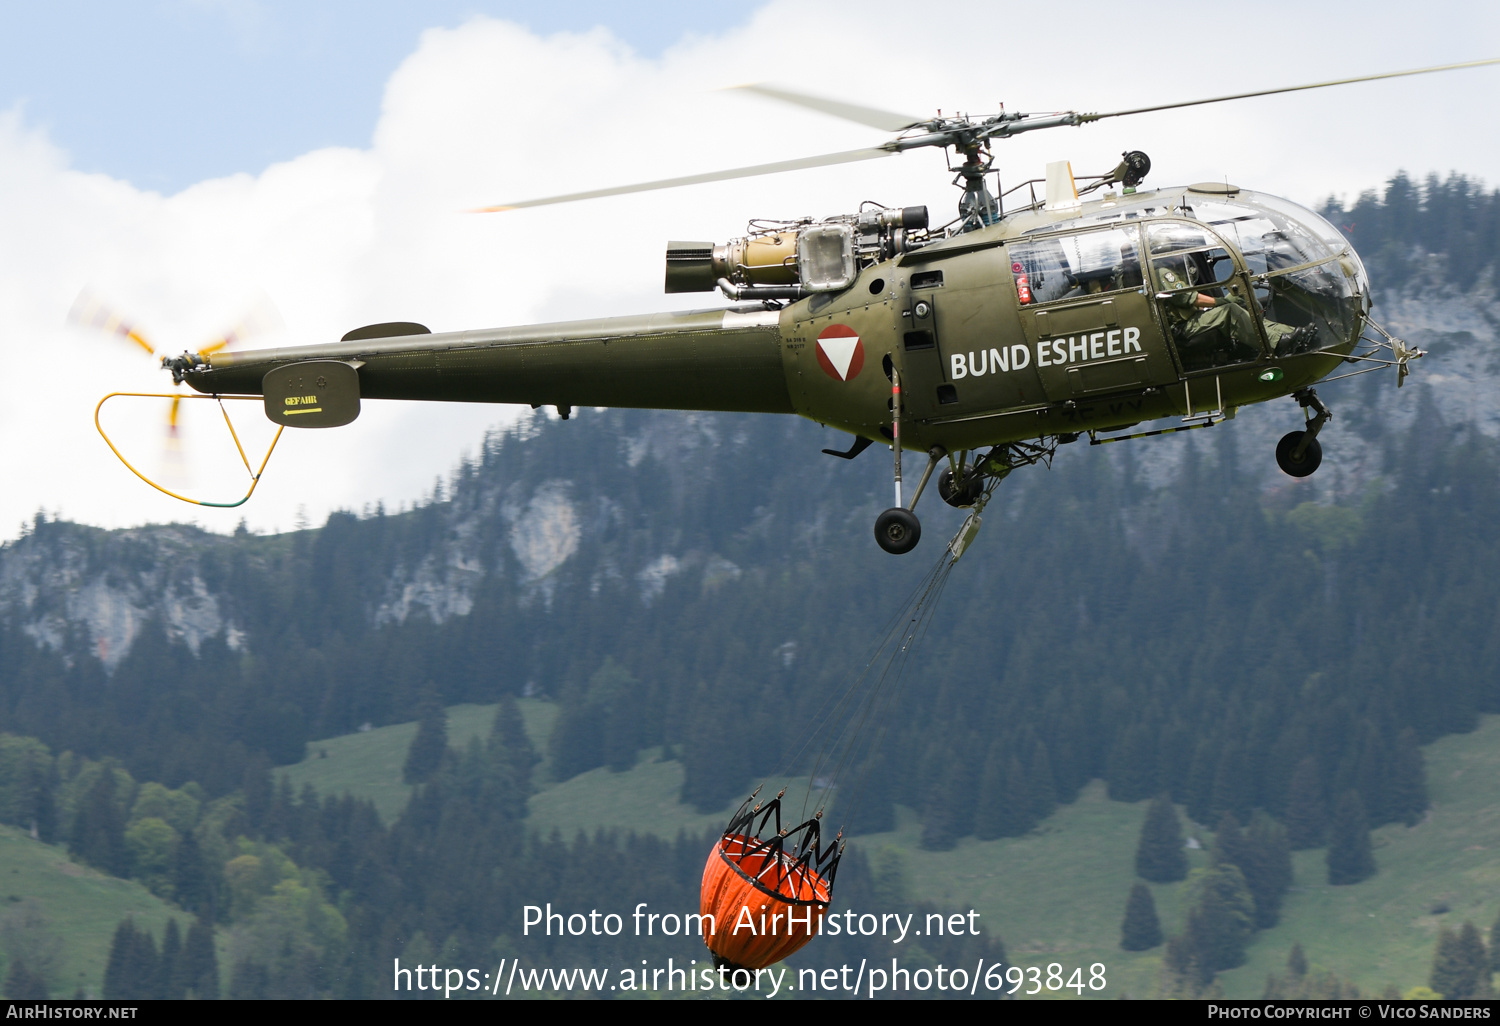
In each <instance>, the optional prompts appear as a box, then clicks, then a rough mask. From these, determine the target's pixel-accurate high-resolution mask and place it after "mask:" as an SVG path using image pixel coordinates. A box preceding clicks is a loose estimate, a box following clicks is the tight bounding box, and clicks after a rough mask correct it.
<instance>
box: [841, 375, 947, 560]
mask: <svg viewBox="0 0 1500 1026" xmlns="http://www.w3.org/2000/svg"><path fill="white" fill-rule="evenodd" d="M891 450H892V451H893V452H894V453H895V479H896V505H894V506H892V507H891V508H890V509H888V510H886V511H885V512H884V513H882V514H880V516H878V517H876V518H875V543H876V544H877V545H879V546H880V547H881V548H882V549H884V550H885V551H887V552H889V553H890V554H891V555H893V556H900V555H903V554H904V553H907V552H910V551H911V550H912V549H914V548H916V547H917V542H919V541H921V540H922V522H921V521H920V520H918V519H917V515H916V514H915V513H913V512H912V510H913V509H915V508H916V506H917V500H918V499H920V498H921V497H922V492H923V490H924V489H925V488H926V487H927V481H928V479H929V478H931V477H932V469H933V468H934V467H936V466H937V462H938V460H940V459H942V458H943V457H944V456H946V455H948V450H947V449H944V448H943V447H942V446H940V445H936V446H933V448H932V451H931V452H930V453H928V454H927V455H928V460H927V469H926V470H925V471H923V472H922V480H921V483H919V484H918V485H917V490H916V493H915V494H913V495H912V497H911V505H910V506H907V505H904V502H903V499H902V497H901V372H900V371H898V370H896V369H895V368H894V367H892V368H891ZM836 455H837V454H836Z"/></svg>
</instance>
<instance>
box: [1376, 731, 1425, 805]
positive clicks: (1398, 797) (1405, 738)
mask: <svg viewBox="0 0 1500 1026" xmlns="http://www.w3.org/2000/svg"><path fill="white" fill-rule="evenodd" d="M1385 792H1386V795H1387V802H1388V803H1389V805H1390V811H1391V815H1392V817H1393V818H1395V819H1396V820H1397V821H1399V822H1401V823H1405V824H1406V825H1407V826H1415V825H1416V824H1417V822H1418V821H1420V820H1421V818H1422V814H1423V813H1425V812H1426V811H1427V770H1426V766H1425V764H1424V762H1423V760H1422V749H1421V748H1419V747H1418V746H1417V735H1416V731H1414V730H1412V729H1411V728H1410V727H1407V728H1406V729H1405V730H1403V731H1402V732H1401V733H1400V734H1399V735H1397V737H1396V750H1395V753H1394V754H1393V756H1392V758H1391V764H1390V770H1389V780H1388V782H1387V784H1386V787H1385Z"/></svg>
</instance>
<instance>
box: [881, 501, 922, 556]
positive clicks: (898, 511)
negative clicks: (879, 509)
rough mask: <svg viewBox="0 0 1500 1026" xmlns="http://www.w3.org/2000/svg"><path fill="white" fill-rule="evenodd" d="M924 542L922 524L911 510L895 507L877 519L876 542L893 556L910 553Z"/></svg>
mask: <svg viewBox="0 0 1500 1026" xmlns="http://www.w3.org/2000/svg"><path fill="white" fill-rule="evenodd" d="M921 540H922V522H921V521H920V520H918V519H917V515H916V514H915V513H913V512H912V511H911V510H909V509H902V508H901V507H900V506H894V507H892V508H891V509H888V510H886V511H885V512H884V513H882V514H880V516H878V517H876V518H875V542H876V544H878V545H879V546H880V547H881V548H882V549H885V551H887V552H889V553H890V554H891V555H893V556H899V555H901V554H902V553H905V552H910V551H911V550H912V549H914V548H916V547H917V542H919V541H921Z"/></svg>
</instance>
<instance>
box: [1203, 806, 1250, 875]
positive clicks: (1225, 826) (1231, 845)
mask: <svg viewBox="0 0 1500 1026" xmlns="http://www.w3.org/2000/svg"><path fill="white" fill-rule="evenodd" d="M1209 857H1210V858H1211V859H1212V861H1213V864H1214V865H1216V866H1219V865H1224V864H1228V865H1231V866H1238V867H1239V870H1240V872H1241V873H1243V872H1244V871H1245V866H1246V865H1247V864H1249V862H1250V852H1249V848H1248V845H1247V844H1246V842H1245V835H1244V834H1243V833H1242V832H1241V831H1240V824H1239V820H1237V819H1235V818H1234V813H1232V812H1226V813H1224V815H1223V816H1221V817H1220V818H1219V829H1218V830H1216V831H1214V843H1213V847H1212V848H1210V849H1209Z"/></svg>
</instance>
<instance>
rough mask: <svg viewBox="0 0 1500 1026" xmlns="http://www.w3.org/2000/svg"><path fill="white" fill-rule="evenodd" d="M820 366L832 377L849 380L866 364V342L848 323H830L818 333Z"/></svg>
mask: <svg viewBox="0 0 1500 1026" xmlns="http://www.w3.org/2000/svg"><path fill="white" fill-rule="evenodd" d="M817 348H818V366H819V367H822V368H823V372H824V373H825V374H827V375H828V376H829V377H831V378H837V379H838V380H839V381H849V380H851V379H852V378H854V377H856V376H858V374H859V372H860V371H861V370H862V369H863V368H864V365H865V344H864V343H863V342H861V341H860V340H859V336H858V335H857V334H855V332H854V329H853V328H851V327H849V326H848V325H847V324H830V325H829V326H828V327H826V328H824V329H823V330H822V332H821V333H820V334H819V335H818V346H817Z"/></svg>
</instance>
